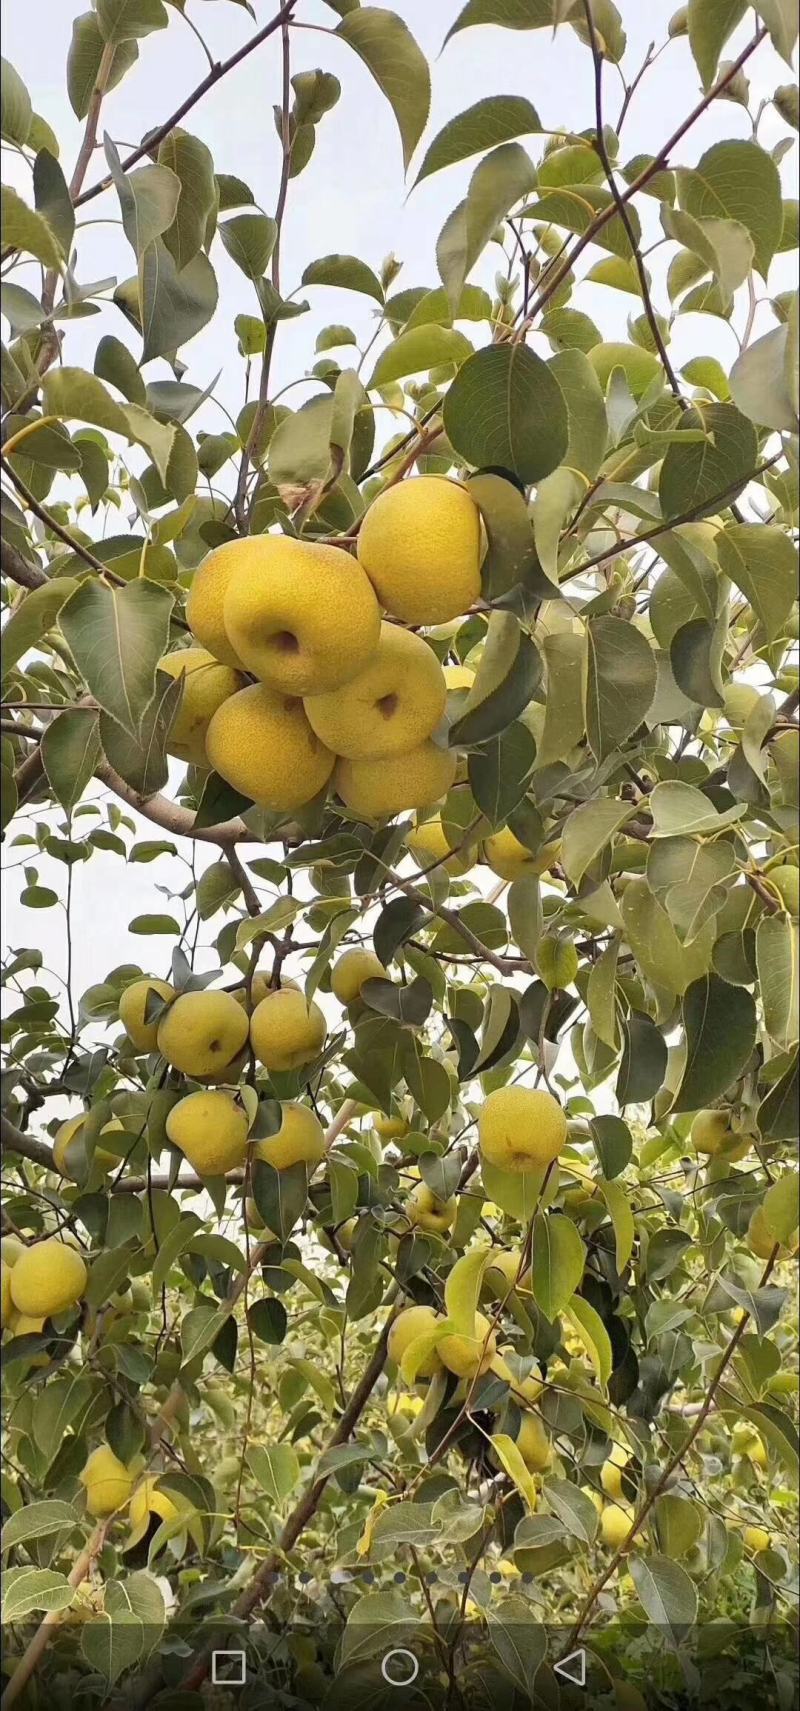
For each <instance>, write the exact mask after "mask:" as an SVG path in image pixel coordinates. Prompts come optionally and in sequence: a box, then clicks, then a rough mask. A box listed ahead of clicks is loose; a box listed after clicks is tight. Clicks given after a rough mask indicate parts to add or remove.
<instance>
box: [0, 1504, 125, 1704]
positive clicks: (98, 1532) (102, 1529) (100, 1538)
mask: <svg viewBox="0 0 800 1711" xmlns="http://www.w3.org/2000/svg"><path fill="white" fill-rule="evenodd" d="M112 1519H113V1517H112V1516H109V1517H108V1518H107V1519H106V1520H105V1521H101V1522H100V1524H99V1525H98V1526H97V1527H95V1529H94V1532H93V1533H92V1535H91V1538H90V1539H89V1540H88V1542H87V1544H85V1545H84V1547H83V1550H82V1551H81V1552H80V1553H79V1555H78V1556H77V1557H76V1558H75V1561H74V1563H73V1565H72V1568H71V1569H70V1572H69V1574H68V1576H67V1579H68V1581H69V1584H70V1586H72V1587H78V1586H80V1584H81V1581H82V1580H85V1579H86V1577H87V1575H88V1574H89V1573H90V1571H91V1567H92V1563H93V1562H94V1561H95V1558H96V1557H98V1556H99V1555H100V1552H101V1550H102V1549H103V1545H104V1543H105V1537H106V1533H107V1532H108V1528H109V1526H110V1524H111V1520H112ZM64 1615H65V1612H64V1611H63V1610H48V1611H47V1612H46V1614H45V1615H44V1616H43V1617H42V1620H41V1622H40V1623H39V1626H38V1628H37V1630H36V1633H35V1634H34V1636H33V1639H32V1640H31V1641H30V1644H29V1645H28V1646H27V1647H26V1649H25V1651H24V1652H23V1654H22V1657H21V1658H20V1660H19V1663H18V1664H17V1666H16V1668H15V1670H14V1672H13V1674H12V1676H11V1679H10V1681H9V1682H8V1685H7V1687H6V1690H5V1692H4V1694H3V1697H2V1700H0V1704H1V1705H2V1707H3V1711H10V1707H11V1706H12V1705H15V1704H16V1702H17V1700H18V1699H19V1696H20V1694H21V1692H22V1690H23V1688H24V1687H25V1685H26V1682H28V1681H29V1680H30V1678H31V1676H32V1674H33V1672H34V1670H35V1668H36V1665H37V1664H38V1662H39V1659H40V1657H41V1656H42V1653H43V1652H44V1651H46V1649H47V1645H48V1643H49V1641H50V1638H51V1636H52V1634H53V1630H54V1629H55V1628H57V1627H58V1625H59V1623H60V1622H62V1621H63V1618H64Z"/></svg>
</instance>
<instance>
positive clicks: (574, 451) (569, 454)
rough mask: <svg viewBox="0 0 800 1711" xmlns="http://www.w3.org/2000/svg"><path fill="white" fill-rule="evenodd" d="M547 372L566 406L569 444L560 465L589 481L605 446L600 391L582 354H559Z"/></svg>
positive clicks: (593, 474) (597, 466) (597, 382)
mask: <svg viewBox="0 0 800 1711" xmlns="http://www.w3.org/2000/svg"><path fill="white" fill-rule="evenodd" d="M548 368H549V369H550V372H551V374H554V375H555V377H556V380H557V381H558V384H559V386H560V387H561V391H562V392H563V394H564V400H565V403H566V406H567V420H568V424H569V440H568V442H567V449H566V451H565V453H564V456H563V459H562V463H563V464H564V466H565V467H566V468H567V469H574V470H577V472H578V473H579V474H580V475H585V476H587V477H588V479H589V480H591V479H592V478H593V477H594V476H595V475H596V474H597V472H598V470H599V468H600V465H601V463H602V461H603V457H604V455H605V450H606V445H607V442H608V422H607V420H606V407H605V400H604V398H603V391H602V387H601V386H600V382H599V380H598V378H597V375H596V373H595V370H594V369H593V367H592V364H591V363H590V362H589V360H588V358H587V357H586V356H585V355H584V353H583V351H580V350H568V351H559V352H557V353H556V355H555V356H554V357H552V358H551V360H550V362H549V363H548ZM539 497H541V488H540V490H539Z"/></svg>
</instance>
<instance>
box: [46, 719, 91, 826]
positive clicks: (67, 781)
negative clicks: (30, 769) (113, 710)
mask: <svg viewBox="0 0 800 1711" xmlns="http://www.w3.org/2000/svg"><path fill="white" fill-rule="evenodd" d="M41 754H42V760H43V762H44V770H45V772H46V773H47V777H48V779H49V781H50V787H51V789H52V791H53V795H54V796H55V798H56V801H57V802H60V803H61V806H62V808H63V809H64V812H65V814H69V813H71V811H72V809H73V808H74V807H75V805H76V803H78V802H80V799H81V797H82V795H83V792H84V790H85V788H86V786H87V784H88V782H89V779H90V778H91V776H92V773H93V772H94V769H95V767H96V765H97V762H98V760H99V758H100V736H99V733H98V728H97V714H96V713H90V712H89V711H88V710H86V711H84V710H81V711H80V712H75V713H59V715H58V717H57V718H55V719H53V720H52V721H51V723H50V724H49V725H48V726H47V728H46V730H45V733H44V736H43V738H42V747H41Z"/></svg>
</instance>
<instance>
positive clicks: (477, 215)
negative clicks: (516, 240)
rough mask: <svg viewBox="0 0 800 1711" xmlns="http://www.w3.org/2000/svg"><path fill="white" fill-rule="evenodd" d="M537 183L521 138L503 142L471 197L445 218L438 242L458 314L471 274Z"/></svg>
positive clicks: (484, 164) (482, 165)
mask: <svg viewBox="0 0 800 1711" xmlns="http://www.w3.org/2000/svg"><path fill="white" fill-rule="evenodd" d="M535 182H536V172H535V169H534V166H533V162H532V161H531V160H530V159H529V157H528V155H527V154H526V153H525V150H524V148H522V147H521V146H520V144H519V143H502V144H501V146H500V148H496V149H493V150H492V153H491V154H488V155H487V156H486V158H485V159H484V160H482V161H480V162H479V164H478V165H477V166H476V168H475V171H474V172H473V174H472V178H471V179H470V183H469V189H468V191H467V195H466V198H465V200H464V201H463V202H459V204H458V206H457V207H456V208H454V210H453V212H452V214H450V215H449V217H448V219H447V220H446V221H445V224H444V226H443V227H442V230H441V233H440V235H439V241H438V243H437V245H436V263H437V266H438V269H439V277H440V279H441V280H442V283H443V285H444V287H445V290H446V291H447V295H448V298H449V301H450V307H451V309H452V311H453V313H455V311H456V309H457V307H458V301H459V298H460V296H461V292H462V290H463V286H464V281H465V280H466V277H467V274H468V273H470V271H471V269H472V268H473V267H474V265H475V262H476V261H477V260H478V257H479V255H481V253H482V252H483V250H484V249H485V248H486V245H487V244H488V243H489V240H490V239H491V238H492V237H493V235H494V233H495V231H496V229H497V226H498V225H499V223H500V222H501V221H502V220H503V219H504V217H505V215H506V214H507V213H508V212H509V210H510V209H511V208H513V207H514V206H515V204H516V203H517V202H520V201H522V200H523V198H524V197H525V196H527V195H528V194H529V192H530V191H531V190H532V189H533V186H534V184H535Z"/></svg>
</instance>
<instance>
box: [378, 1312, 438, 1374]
mask: <svg viewBox="0 0 800 1711" xmlns="http://www.w3.org/2000/svg"><path fill="white" fill-rule="evenodd" d="M440 1323H441V1316H440V1314H438V1313H437V1312H436V1310H435V1308H433V1307H424V1306H418V1307H404V1309H403V1311H402V1313H398V1315H397V1318H396V1319H395V1320H394V1321H393V1323H392V1326H391V1329H390V1331H389V1340H388V1344H387V1350H388V1355H389V1359H390V1360H391V1361H394V1364H395V1366H397V1367H399V1366H400V1363H401V1361H402V1359H403V1356H404V1354H405V1352H406V1349H407V1348H409V1347H410V1345H411V1343H415V1342H416V1340H417V1338H418V1337H425V1336H427V1335H428V1333H429V1332H430V1331H433V1330H435V1329H436V1326H437V1325H438V1324H440ZM441 1370H442V1363H441V1361H440V1359H439V1356H438V1354H437V1352H436V1350H435V1349H433V1350H432V1351H431V1353H430V1354H429V1355H427V1356H426V1358H425V1360H424V1361H423V1362H422V1364H421V1366H420V1367H419V1370H418V1372H417V1378H433V1376H434V1373H437V1372H441Z"/></svg>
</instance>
